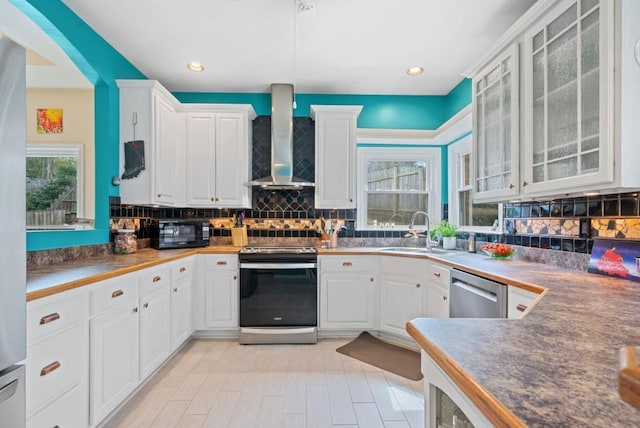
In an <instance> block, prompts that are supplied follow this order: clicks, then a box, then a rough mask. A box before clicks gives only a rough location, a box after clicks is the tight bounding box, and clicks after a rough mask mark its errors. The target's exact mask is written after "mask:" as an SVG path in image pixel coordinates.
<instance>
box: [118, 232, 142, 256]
mask: <svg viewBox="0 0 640 428" xmlns="http://www.w3.org/2000/svg"><path fill="white" fill-rule="evenodd" d="M134 232H135V231H134V230H132V229H118V234H117V235H116V237H115V238H114V239H113V252H114V253H116V254H131V253H135V252H137V251H138V239H137V238H136V235H135V234H134Z"/></svg>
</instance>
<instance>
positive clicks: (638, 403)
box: [618, 346, 640, 409]
mask: <svg viewBox="0 0 640 428" xmlns="http://www.w3.org/2000/svg"><path fill="white" fill-rule="evenodd" d="M618 393H619V394H620V398H622V399H623V400H624V401H625V402H627V403H628V404H630V405H632V406H633V407H636V408H638V409H640V365H638V354H637V348H636V347H635V346H625V347H624V348H622V349H620V371H619V372H618Z"/></svg>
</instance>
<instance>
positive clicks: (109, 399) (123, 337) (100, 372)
mask: <svg viewBox="0 0 640 428" xmlns="http://www.w3.org/2000/svg"><path fill="white" fill-rule="evenodd" d="M131 280H133V281H135V278H132V279H131ZM114 292H117V290H114ZM138 311H139V308H138V298H137V296H136V295H133V296H131V297H130V298H128V299H127V300H125V301H123V302H121V303H120V304H119V305H118V306H116V307H114V308H112V309H109V310H106V311H105V312H103V313H101V314H99V315H97V316H96V317H95V318H93V319H92V320H91V323H90V334H91V348H90V355H91V370H90V379H91V382H90V384H91V389H90V403H91V406H90V415H91V424H92V425H97V424H98V423H99V422H100V421H102V420H103V419H104V418H105V416H107V415H108V414H109V412H111V411H112V410H113V409H115V408H116V407H117V406H118V405H119V404H120V403H121V402H122V400H124V399H125V398H126V397H127V396H128V395H129V393H131V392H132V391H133V390H134V389H135V388H136V386H137V385H138V352H139V350H138V318H139V317H138Z"/></svg>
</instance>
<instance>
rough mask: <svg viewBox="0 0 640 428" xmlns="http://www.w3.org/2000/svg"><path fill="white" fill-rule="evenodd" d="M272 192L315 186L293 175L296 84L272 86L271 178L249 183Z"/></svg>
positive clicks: (274, 84) (275, 84) (276, 84)
mask: <svg viewBox="0 0 640 428" xmlns="http://www.w3.org/2000/svg"><path fill="white" fill-rule="evenodd" d="M249 185H251V186H261V187H265V188H269V189H298V188H301V187H313V186H315V184H314V183H312V182H310V181H307V180H303V179H300V178H297V177H294V176H293V85H291V84H288V83H273V84H272V85H271V175H269V176H267V177H263V178H259V179H257V180H253V181H251V182H249Z"/></svg>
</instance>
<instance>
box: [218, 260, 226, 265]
mask: <svg viewBox="0 0 640 428" xmlns="http://www.w3.org/2000/svg"><path fill="white" fill-rule="evenodd" d="M216 264H218V265H220V266H224V265H226V264H227V261H226V260H220V261H219V262H218V263H216Z"/></svg>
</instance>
